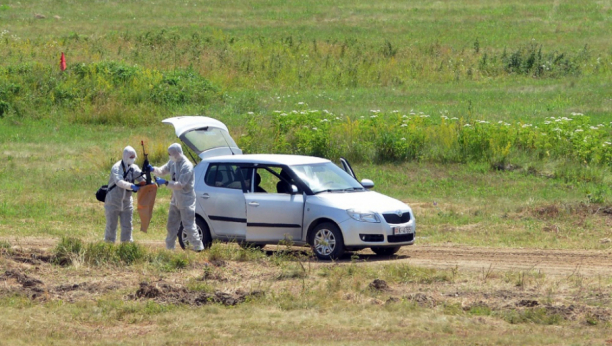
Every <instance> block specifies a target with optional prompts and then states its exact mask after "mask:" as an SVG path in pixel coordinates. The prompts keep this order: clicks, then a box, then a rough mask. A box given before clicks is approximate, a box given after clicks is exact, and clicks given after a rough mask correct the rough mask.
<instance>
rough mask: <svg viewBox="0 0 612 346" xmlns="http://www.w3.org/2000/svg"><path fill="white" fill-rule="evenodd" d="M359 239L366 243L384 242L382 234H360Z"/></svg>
mask: <svg viewBox="0 0 612 346" xmlns="http://www.w3.org/2000/svg"><path fill="white" fill-rule="evenodd" d="M359 238H361V240H362V241H367V242H377V241H384V240H385V236H383V235H382V234H360V235H359Z"/></svg>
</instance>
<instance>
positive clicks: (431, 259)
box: [398, 245, 612, 276]
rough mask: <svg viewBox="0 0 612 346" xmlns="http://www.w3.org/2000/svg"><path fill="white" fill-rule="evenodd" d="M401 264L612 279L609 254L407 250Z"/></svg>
mask: <svg viewBox="0 0 612 346" xmlns="http://www.w3.org/2000/svg"><path fill="white" fill-rule="evenodd" d="M398 255H399V257H400V258H401V259H400V261H402V262H403V261H406V262H408V263H410V264H413V265H416V266H424V267H431V268H440V269H442V268H453V267H456V266H457V267H458V268H459V269H462V270H465V269H468V270H478V271H482V270H484V271H485V272H486V271H487V270H489V268H490V269H491V270H493V271H498V270H539V271H541V272H543V273H546V274H549V275H572V274H574V275H578V274H581V275H589V276H591V275H612V251H596V250H590V251H586V250H539V249H516V248H487V247H471V246H427V245H418V246H409V247H404V248H402V249H401V250H400V252H399V253H398Z"/></svg>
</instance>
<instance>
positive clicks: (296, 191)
mask: <svg viewBox="0 0 612 346" xmlns="http://www.w3.org/2000/svg"><path fill="white" fill-rule="evenodd" d="M298 192H299V191H298V188H297V186H295V185H291V194H292V195H295V194H297V193H298Z"/></svg>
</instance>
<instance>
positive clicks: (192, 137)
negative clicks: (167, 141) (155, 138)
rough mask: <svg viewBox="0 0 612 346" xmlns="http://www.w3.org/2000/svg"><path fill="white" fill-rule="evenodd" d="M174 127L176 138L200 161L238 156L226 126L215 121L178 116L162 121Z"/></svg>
mask: <svg viewBox="0 0 612 346" xmlns="http://www.w3.org/2000/svg"><path fill="white" fill-rule="evenodd" d="M162 123H164V124H170V125H172V126H174V130H175V132H176V136H177V137H178V138H179V139H180V140H181V141H182V142H183V143H185V145H186V146H188V147H189V148H190V149H191V150H193V151H194V152H195V153H196V154H197V155H198V156H199V157H200V158H201V159H205V158H207V157H214V156H222V155H240V154H242V150H241V149H240V148H238V145H236V142H235V141H234V139H233V138H232V137H231V136H230V134H229V131H228V129H227V126H225V124H224V123H222V122H220V121H219V120H217V119H213V118H209V117H203V116H180V117H174V118H168V119H164V120H162Z"/></svg>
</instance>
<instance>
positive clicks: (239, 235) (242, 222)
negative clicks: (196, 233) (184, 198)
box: [196, 161, 247, 241]
mask: <svg viewBox="0 0 612 346" xmlns="http://www.w3.org/2000/svg"><path fill="white" fill-rule="evenodd" d="M214 165H228V166H238V167H240V165H239V164H237V163H228V162H215V161H211V162H208V165H207V166H206V167H205V168H203V169H202V178H201V179H200V180H201V181H199V182H198V185H197V186H201V187H202V188H201V189H198V190H196V196H197V198H196V200H197V202H198V205H199V208H200V210H202V215H203V216H204V217H205V219H206V222H207V223H208V225H209V226H210V229H211V232H212V233H213V234H212V235H213V237H214V238H216V239H223V240H236V241H241V240H244V239H245V238H246V224H247V219H246V200H245V198H244V191H245V184H244V178H242V182H241V185H242V188H240V189H233V188H228V187H216V186H211V185H208V184H207V183H206V175H207V174H208V172H209V170H210V169H211V167H212V166H214ZM240 174H242V173H240ZM214 194H221V195H240V199H241V202H242V208H241V209H242V211H243V212H242V214H240V212H239V213H238V214H240V215H222V214H221V215H217V213H215V214H213V215H211V209H213V208H211V207H210V206H208V207H207V206H206V205H205V204H206V202H207V200H208V199H209V198H214V199H213V200H211V201H215V199H218V197H219V196H218V195H217V196H215V195H214ZM205 195H208V198H207V197H206V196H205ZM231 203H232V204H233V208H234V209H233V210H237V209H236V204H239V203H235V202H231ZM227 204H230V203H227ZM216 209H217V208H214V209H213V212H216ZM225 210H232V208H227V209H225ZM237 216H241V217H237ZM227 223H232V224H231V225H232V226H233V227H231V229H230V230H231V232H223V231H222V230H223V229H224V226H225V225H227Z"/></svg>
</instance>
